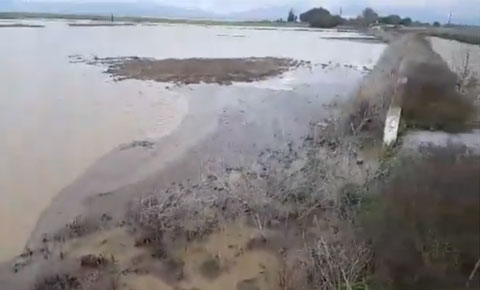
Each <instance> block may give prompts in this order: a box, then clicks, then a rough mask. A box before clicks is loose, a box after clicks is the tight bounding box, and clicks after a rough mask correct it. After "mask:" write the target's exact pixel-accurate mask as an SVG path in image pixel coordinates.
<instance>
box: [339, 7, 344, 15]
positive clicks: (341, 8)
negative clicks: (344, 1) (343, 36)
mask: <svg viewBox="0 0 480 290" xmlns="http://www.w3.org/2000/svg"><path fill="white" fill-rule="evenodd" d="M342 14H343V7H340V16H342Z"/></svg>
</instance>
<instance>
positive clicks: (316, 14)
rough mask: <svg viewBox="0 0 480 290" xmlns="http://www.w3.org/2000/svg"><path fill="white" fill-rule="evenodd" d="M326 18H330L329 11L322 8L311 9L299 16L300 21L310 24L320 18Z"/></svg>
mask: <svg viewBox="0 0 480 290" xmlns="http://www.w3.org/2000/svg"><path fill="white" fill-rule="evenodd" d="M328 16H331V14H330V11H328V10H327V9H324V8H322V7H320V8H313V9H310V10H308V11H307V12H305V13H302V14H300V21H302V22H308V23H311V22H312V21H314V20H315V19H316V20H318V19H320V18H323V17H328Z"/></svg>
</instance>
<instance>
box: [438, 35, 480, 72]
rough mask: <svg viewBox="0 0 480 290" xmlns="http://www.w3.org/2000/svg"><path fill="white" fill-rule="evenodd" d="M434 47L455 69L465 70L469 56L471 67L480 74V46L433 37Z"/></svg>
mask: <svg viewBox="0 0 480 290" xmlns="http://www.w3.org/2000/svg"><path fill="white" fill-rule="evenodd" d="M431 43H432V47H433V49H434V50H435V51H436V52H437V53H438V54H440V56H441V57H442V58H443V59H444V60H445V61H446V62H447V63H448V65H449V66H450V68H451V69H452V70H454V71H462V70H464V66H465V62H466V59H467V56H468V62H469V69H471V70H473V71H475V73H477V74H480V46H478V45H473V44H467V43H462V42H458V41H455V40H446V39H441V38H438V37H432V38H431Z"/></svg>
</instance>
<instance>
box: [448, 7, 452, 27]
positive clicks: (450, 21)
mask: <svg viewBox="0 0 480 290" xmlns="http://www.w3.org/2000/svg"><path fill="white" fill-rule="evenodd" d="M452 14H453V11H452V10H450V15H449V16H448V25H450V24H452Z"/></svg>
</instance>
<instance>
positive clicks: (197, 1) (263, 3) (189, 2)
mask: <svg viewBox="0 0 480 290" xmlns="http://www.w3.org/2000/svg"><path fill="white" fill-rule="evenodd" d="M1 1H4V0H0V2H1ZM14 1H24V2H28V1H30V2H47V1H48V2H68V1H70V2H155V3H159V4H162V5H168V6H178V7H183V8H185V7H190V8H200V9H204V10H210V11H222V12H231V11H242V10H251V9H255V8H263V7H268V6H287V5H292V6H295V7H298V6H304V7H317V6H323V7H338V6H344V7H346V8H348V6H352V5H354V6H373V7H376V6H381V7H385V6H391V7H392V8H394V7H402V8H408V7H411V8H419V7H425V8H426V9H445V8H447V9H453V10H455V9H461V10H464V9H468V8H475V9H480V0H14ZM479 17H480V15H479Z"/></svg>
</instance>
